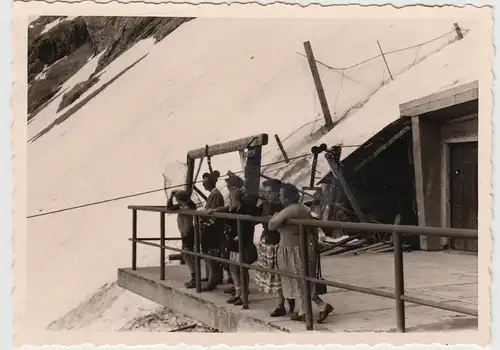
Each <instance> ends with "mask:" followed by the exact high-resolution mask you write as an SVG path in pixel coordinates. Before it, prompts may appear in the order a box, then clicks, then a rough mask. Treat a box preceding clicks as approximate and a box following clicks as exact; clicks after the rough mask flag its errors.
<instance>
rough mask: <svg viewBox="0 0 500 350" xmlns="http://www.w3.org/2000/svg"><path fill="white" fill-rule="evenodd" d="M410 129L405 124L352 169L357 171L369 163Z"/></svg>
mask: <svg viewBox="0 0 500 350" xmlns="http://www.w3.org/2000/svg"><path fill="white" fill-rule="evenodd" d="M410 129H411V126H409V125H407V126H405V127H404V128H403V129H401V130H400V131H399V132H398V133H397V134H396V135H394V136H393V137H391V138H390V139H389V141H387V142H386V143H384V144H383V145H382V146H380V147H379V148H378V149H377V150H376V151H375V152H373V154H372V155H371V156H369V157H367V158H365V159H364V160H363V161H362V162H361V163H359V164H358V165H357V166H356V167H355V168H354V171H358V170H359V169H361V168H362V167H364V166H365V165H366V164H368V163H370V162H371V161H372V160H373V159H375V158H376V157H378V156H379V154H380V153H382V152H383V151H385V150H386V149H387V148H389V146H391V145H392V144H393V143H394V142H396V141H397V140H398V139H400V138H401V137H402V136H403V135H404V134H406V133H407V132H408V131H409V130H410Z"/></svg>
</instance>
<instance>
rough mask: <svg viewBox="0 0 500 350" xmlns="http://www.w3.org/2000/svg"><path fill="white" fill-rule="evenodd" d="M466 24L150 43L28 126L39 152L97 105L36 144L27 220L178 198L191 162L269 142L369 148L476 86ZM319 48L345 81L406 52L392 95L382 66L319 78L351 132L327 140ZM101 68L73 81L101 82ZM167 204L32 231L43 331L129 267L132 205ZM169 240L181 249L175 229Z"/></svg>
mask: <svg viewBox="0 0 500 350" xmlns="http://www.w3.org/2000/svg"><path fill="white" fill-rule="evenodd" d="M453 22H454V21H453V20H439V21H438V20H392V21H391V20H387V21H367V20H364V21H361V20H351V19H336V20H326V19H314V20H313V19H310V20H290V19H273V20H265V19H260V20H255V19H195V20H192V21H190V22H188V23H185V24H183V25H182V26H181V27H179V28H178V29H177V30H176V31H175V32H173V33H172V34H170V35H169V36H167V37H166V38H165V39H163V40H162V41H160V42H159V43H157V44H154V41H153V40H150V39H146V40H143V41H140V42H139V43H137V44H136V45H134V46H133V47H132V48H131V49H129V50H128V51H126V52H125V53H124V54H122V55H121V56H120V57H119V58H118V59H116V60H115V61H113V62H112V63H111V64H110V65H109V66H108V67H106V68H105V70H104V72H102V74H101V75H100V78H99V81H98V82H97V83H96V84H95V85H93V86H92V88H91V89H90V90H88V91H87V92H86V93H85V94H84V95H82V96H81V97H80V98H79V99H77V100H76V101H75V102H74V103H73V104H72V105H70V106H68V107H67V108H66V109H64V110H62V111H59V112H57V106H58V105H59V102H58V101H56V100H54V101H52V102H51V103H49V104H48V105H47V106H46V107H45V108H44V109H43V110H42V111H40V113H39V114H38V115H37V116H36V117H35V118H34V119H33V121H32V122H31V123H30V124H29V125H28V136H29V138H30V139H31V138H33V137H35V136H37V135H39V134H40V132H41V131H42V130H44V129H45V128H46V127H47V126H49V125H51V123H53V122H54V121H55V120H56V119H57V118H59V117H61V116H62V115H63V114H64V113H66V112H68V110H71V109H72V108H74V107H75V106H78V104H79V103H81V102H82V101H84V100H85V99H86V98H88V97H92V96H93V93H95V94H94V95H95V96H93V97H92V98H90V99H89V101H88V102H87V103H86V104H82V105H79V106H78V108H75V109H74V110H73V111H72V112H71V113H68V114H66V117H65V120H64V121H63V122H61V123H60V124H58V125H56V126H54V127H53V128H52V129H50V130H49V131H48V132H46V133H45V134H43V135H41V136H40V135H39V136H40V137H38V138H35V139H34V140H33V141H32V142H29V143H28V191H29V192H28V196H29V197H28V214H29V215H33V214H39V213H43V212H47V211H51V210H56V209H59V208H65V207H70V206H74V205H78V204H84V203H88V202H95V201H100V200H105V199H108V198H113V197H119V196H123V195H127V194H131V193H136V192H142V191H147V190H153V189H157V188H161V187H162V185H163V178H162V176H161V174H162V172H163V171H165V169H166V168H167V170H166V172H167V174H168V176H169V178H170V179H171V180H172V182H173V183H174V184H176V183H179V184H180V183H183V181H184V179H183V172H182V169H181V168H179V165H178V162H183V161H184V160H185V156H186V152H187V151H188V150H190V149H193V148H198V147H200V146H203V145H205V144H213V143H218V142H224V141H228V140H231V139H236V138H239V137H244V136H248V135H252V134H256V133H262V132H265V133H268V134H269V135H270V136H272V135H274V134H275V133H276V134H279V135H280V137H281V138H282V139H286V141H285V147H286V149H287V151H288V153H289V156H291V157H292V156H295V155H299V154H302V153H306V152H307V151H308V150H309V149H310V147H311V146H312V145H314V144H318V143H320V142H326V143H328V144H330V145H331V144H334V143H339V142H343V143H344V144H346V145H349V144H360V143H362V142H364V141H365V140H366V139H368V138H369V137H370V136H372V135H373V134H375V133H376V132H377V131H378V130H380V129H381V128H383V127H384V126H385V125H386V124H387V123H389V122H391V121H393V120H395V119H396V118H398V116H399V110H398V105H399V104H400V103H403V102H406V101H408V100H411V99H414V98H418V97H422V96H424V95H427V94H430V93H433V92H436V91H440V90H444V89H446V88H450V87H452V86H454V85H457V84H461V83H465V82H469V81H472V80H475V79H477V76H478V69H479V68H478V65H477V64H476V62H475V58H474V57H475V56H474V52H475V51H476V49H477V45H478V40H477V35H480V32H479V31H478V29H477V28H478V24H477V23H475V22H472V21H470V22H467V21H460V25H461V26H462V27H463V30H464V33H466V34H465V38H464V39H463V40H460V41H456V34H455V33H454V32H453ZM307 40H309V41H310V42H311V44H312V48H313V50H314V53H315V56H316V59H317V60H319V61H321V62H323V63H324V64H326V65H328V66H330V67H333V68H347V67H350V66H355V65H357V64H358V63H360V62H363V61H365V60H367V59H370V58H372V57H376V56H378V55H379V54H380V52H379V48H378V46H377V40H379V41H380V44H381V46H382V48H383V50H384V51H385V52H389V51H395V52H394V53H391V54H389V55H388V56H387V58H388V63H389V66H390V68H391V72H392V74H393V75H394V78H395V80H394V81H392V82H390V81H389V76H388V74H387V71H386V68H385V65H384V63H383V60H382V58H381V57H376V58H374V59H371V60H369V61H367V62H365V63H362V64H360V65H357V66H355V67H352V68H350V69H346V70H343V69H332V68H328V67H325V66H324V65H320V73H321V75H322V80H323V83H324V85H325V91H326V93H327V96H328V100H329V103H330V107H331V109H332V111H333V112H334V115H335V119H342V122H341V123H340V124H339V125H338V126H337V127H336V128H335V129H334V130H333V131H331V132H330V133H329V134H327V135H325V136H322V135H321V134H318V133H315V131H317V130H318V129H320V127H321V125H322V119H321V114H320V111H321V110H320V108H319V104H318V102H317V98H316V93H315V89H314V85H313V81H312V78H311V74H310V72H309V67H308V63H307V59H306V58H305V57H303V55H301V53H303V52H304V50H303V42H304V41H307ZM423 43H425V44H423ZM407 47H412V48H410V49H406V50H403V51H397V50H399V49H402V48H407ZM95 60H96V58H93V59H91V60H90V61H89V62H87V64H86V65H85V66H84V67H83V68H82V70H81V71H80V72H78V73H77V74H78V77H77V78H74V79H72V80H71V81H72V82H73V81H74V82H77V81H81V80H82V79H83V80H84V79H85V78H86V77H88V75H89V72H90V71H92V70H93V68H92V67H95V64H96V63H95V62H96V61H95ZM134 63H136V64H135V65H134V66H133V67H132V68H130V69H129V70H128V71H126V72H125V73H124V74H123V75H121V76H119V77H118V78H117V79H116V80H114V81H113V78H115V77H116V76H117V75H118V74H119V73H120V72H122V71H123V70H125V69H126V68H127V67H130V66H131V65H133V64H134ZM80 78H82V79H80ZM110 81H113V82H112V83H111V84H109V85H106V84H107V83H109V82H110ZM70 83H71V82H68V83H67V84H70ZM103 87H105V88H104V89H103ZM101 90H102V91H101ZM97 92H98V93H97ZM271 140H272V138H271ZM264 152H265V153H267V154H266V156H265V158H264V161H263V162H264V163H268V162H272V161H274V160H276V159H279V151H278V149H277V147H276V146H275V145H274V143H272V142H271V144H270V145H269V146H267V147H266V149H265V151H264ZM347 153H348V152H344V155H346V154H347ZM299 164H300V163H299ZM319 165H320V166H322V164H321V162H320V164H319ZM213 166H214V168H216V169H218V170H219V171H221V173H225V172H226V171H227V170H233V171H237V170H240V167H241V165H240V160H239V157H238V156H237V155H236V154H233V155H227V156H221V157H215V158H214V159H213ZM282 166H283V165H279V166H276V167H275V168H278V167H282ZM292 166H293V164H291V165H290V167H292ZM286 170H287V169H281V170H279V171H277V172H276V174H278V175H279V174H284V172H286ZM308 171H309V168H308V166H307V163H306V162H303V163H302V165H301V168H300V169H298V171H294V176H293V177H290V178H289V180H291V181H294V182H297V181H303V179H305V178H306V176H308ZM221 185H222V181H221ZM164 202H165V198H164V193H162V192H157V193H153V194H150V195H145V196H142V197H136V198H131V199H127V200H121V201H115V202H109V203H105V204H102V205H96V206H90V207H86V208H83V209H79V210H73V211H67V212H63V213H60V214H53V215H47V216H41V217H37V218H33V219H29V220H28V235H29V239H28V242H29V247H28V252H29V258H28V266H29V282H28V283H29V288H28V299H29V305H28V310H30V311H29V312H30V314H31V315H30V319H31V320H32V321H33V322H34V324H35V325H38V326H40V327H45V326H47V325H48V324H49V323H50V322H51V321H53V320H55V319H57V318H59V317H61V316H62V315H64V314H65V313H67V312H68V311H69V310H71V309H72V308H74V307H76V306H77V305H78V304H79V303H80V302H81V301H82V300H84V299H85V298H86V297H88V296H89V295H91V294H92V293H94V292H95V291H96V290H97V289H98V288H99V287H101V286H102V285H104V284H105V283H109V282H112V281H113V280H114V279H115V278H116V269H117V268H118V267H124V266H129V265H130V243H129V242H128V241H127V238H128V237H130V234H131V213H130V211H129V210H127V209H126V206H127V205H129V204H163V203H164ZM138 223H139V235H142V236H151V235H152V234H153V235H154V234H156V232H157V230H158V227H159V226H158V225H159V216H158V215H157V214H154V213H153V214H147V213H140V214H139V219H138ZM167 234H168V235H169V236H178V233H177V231H176V223H175V218H173V217H169V218H168V219H167ZM158 261H159V252H158V250H156V249H153V248H148V247H144V246H139V260H138V264H139V265H146V264H157V263H158ZM70 291H71V293H70ZM123 298H126V296H123ZM122 302H124V303H125V301H122ZM116 312H117V315H116V317H117V318H122V317H125V316H123V315H119V312H120V311H119V310H117V311H116Z"/></svg>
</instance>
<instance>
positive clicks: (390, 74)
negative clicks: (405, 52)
mask: <svg viewBox="0 0 500 350" xmlns="http://www.w3.org/2000/svg"><path fill="white" fill-rule="evenodd" d="M377 45H378V48H379V49H380V54H381V55H382V58H383V59H384V63H385V66H386V67H387V71H388V72H389V76H390V77H391V80H394V78H393V77H392V73H391V70H390V69H389V65H388V64H387V60H386V59H385V55H384V51H382V46H380V43H379V42H378V40H377Z"/></svg>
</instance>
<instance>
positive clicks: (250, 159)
mask: <svg viewBox="0 0 500 350" xmlns="http://www.w3.org/2000/svg"><path fill="white" fill-rule="evenodd" d="M261 162H262V147H260V146H257V147H250V148H249V150H248V153H247V157H246V165H245V169H244V176H245V190H246V193H247V194H248V195H249V196H250V198H251V199H252V200H255V204H256V202H257V200H258V198H259V189H260V168H261Z"/></svg>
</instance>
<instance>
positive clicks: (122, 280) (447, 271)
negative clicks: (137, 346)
mask: <svg viewBox="0 0 500 350" xmlns="http://www.w3.org/2000/svg"><path fill="white" fill-rule="evenodd" d="M392 263H393V262H392V254H391V253H365V254H362V255H358V256H342V257H335V256H334V257H325V258H323V259H322V265H323V275H324V277H325V278H326V279H330V280H337V281H339V282H343V283H348V284H355V285H359V286H364V287H371V288H378V289H381V290H390V291H392V290H393V283H394V279H393V265H392ZM404 265H405V284H406V285H405V289H406V293H407V294H409V295H412V296H418V297H420V298H425V299H429V300H433V301H438V302H442V303H447V304H455V305H460V306H463V307H467V308H473V309H477V303H478V300H477V298H478V294H477V292H478V290H477V256H474V255H470V254H449V253H446V252H411V253H405V255H404ZM202 271H203V269H202ZM251 275H252V274H251ZM159 276H160V269H159V267H157V266H155V267H141V268H138V269H137V270H135V271H133V270H132V269H129V268H123V269H119V270H118V284H119V285H120V286H121V287H122V288H125V289H127V290H129V291H131V292H133V293H136V294H139V295H141V296H143V297H145V298H147V299H150V300H152V301H154V302H157V303H158V304H160V305H163V306H165V307H167V308H169V309H172V310H173V311H175V312H178V313H181V314H184V315H186V316H188V317H191V318H193V319H196V320H198V321H200V322H202V323H204V324H206V325H208V326H210V327H214V328H217V329H219V330H220V331H222V332H238V331H240V332H241V331H244V332H276V331H278V332H280V331H281V332H297V331H305V324H304V323H300V322H295V321H290V320H289V318H288V317H280V318H271V317H269V312H270V311H271V310H272V309H273V308H274V307H275V305H276V301H277V299H276V298H274V297H272V296H269V295H266V294H263V293H261V292H259V291H258V290H257V288H256V285H255V284H254V283H251V285H250V295H249V301H250V309H248V310H243V309H242V308H241V306H234V305H230V304H227V303H226V300H227V298H228V295H227V294H224V293H223V292H222V289H223V288H224V286H221V287H219V289H218V290H217V291H214V292H204V293H199V294H198V293H196V291H195V290H193V289H189V290H188V289H186V288H185V287H184V285H183V284H184V282H185V281H186V280H188V277H189V274H188V270H187V267H186V266H181V265H171V266H167V270H166V280H165V281H160V279H159ZM251 279H252V278H251ZM323 299H324V300H325V301H327V302H329V303H330V304H332V305H333V306H334V307H335V311H334V313H332V315H330V316H329V318H328V319H327V321H326V323H324V324H321V325H320V324H315V325H314V329H315V330H316V331H330V332H341V331H342V332H346V331H349V332H377V331H379V332H381V331H386V332H392V331H395V326H396V315H395V302H394V300H391V299H386V298H381V297H376V296H371V295H366V294H361V293H357V292H350V291H346V290H340V289H336V288H330V287H329V289H328V294H326V295H325V296H324V298H323ZM406 305H407V307H406V325H407V328H408V331H446V330H456V329H465V328H467V329H477V318H476V317H471V316H467V315H462V314H458V313H453V312H449V311H443V310H439V309H435V308H430V307H427V306H419V305H415V304H410V303H407V304H406ZM313 309H314V313H315V316H316V314H317V311H318V310H317V309H316V308H315V305H314V304H313Z"/></svg>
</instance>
